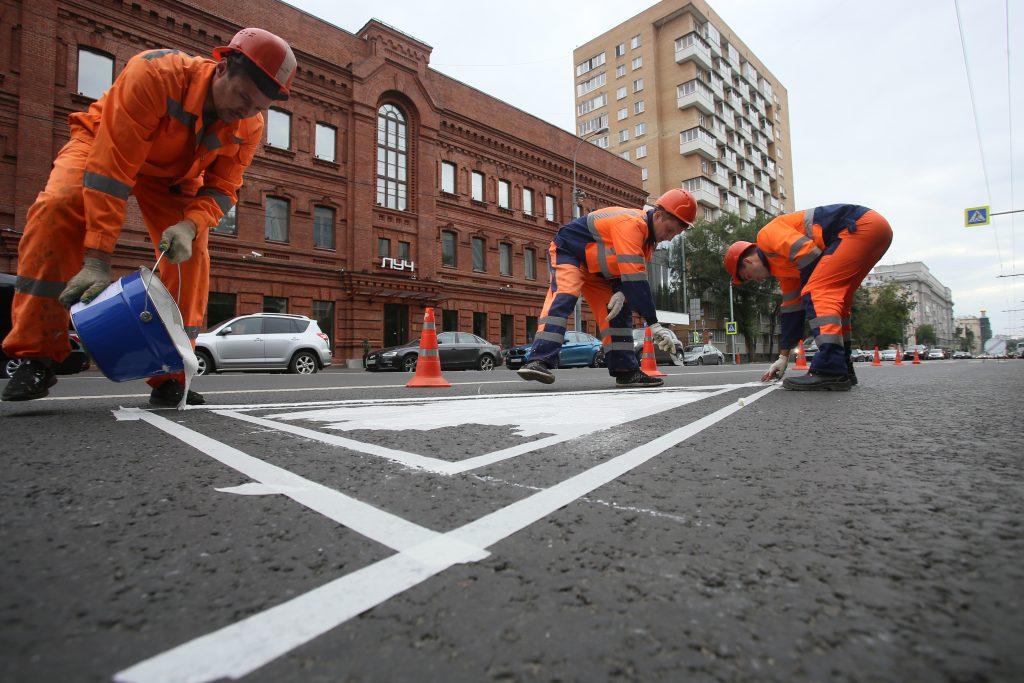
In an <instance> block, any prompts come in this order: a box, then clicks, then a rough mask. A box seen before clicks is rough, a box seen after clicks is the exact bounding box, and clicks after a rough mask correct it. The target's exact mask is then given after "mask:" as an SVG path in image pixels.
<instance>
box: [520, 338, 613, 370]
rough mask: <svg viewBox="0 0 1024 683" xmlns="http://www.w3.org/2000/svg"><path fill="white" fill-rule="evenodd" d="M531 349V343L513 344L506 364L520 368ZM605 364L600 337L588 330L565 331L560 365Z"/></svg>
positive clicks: (559, 354)
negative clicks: (587, 331)
mask: <svg viewBox="0 0 1024 683" xmlns="http://www.w3.org/2000/svg"><path fill="white" fill-rule="evenodd" d="M529 350H530V345H529V344H520V345H519V346H513V347H512V348H511V349H509V350H508V353H506V354H505V365H507V366H508V367H509V369H510V370H516V369H518V368H520V367H521V366H522V365H523V363H525V362H526V354H527V352H528V351H529ZM603 366H604V351H602V349H601V340H600V339H598V338H597V337H595V336H593V335H590V334H587V333H586V332H576V331H574V330H570V331H568V332H566V333H565V342H563V343H562V350H561V351H559V352H558V367H560V368H574V367H575V368H582V367H590V368H598V367H603Z"/></svg>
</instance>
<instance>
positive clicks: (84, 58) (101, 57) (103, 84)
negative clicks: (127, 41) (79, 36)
mask: <svg viewBox="0 0 1024 683" xmlns="http://www.w3.org/2000/svg"><path fill="white" fill-rule="evenodd" d="M113 82H114V58H113V57H111V56H110V55H107V54H104V53H102V52H97V51H95V50H91V49H89V48H84V47H80V48H78V94H79V95H84V96H86V97H91V98H92V99H94V100H98V99H99V98H100V97H101V96H102V95H103V93H104V92H106V91H107V89H108V88H109V87H110V84H111V83H113Z"/></svg>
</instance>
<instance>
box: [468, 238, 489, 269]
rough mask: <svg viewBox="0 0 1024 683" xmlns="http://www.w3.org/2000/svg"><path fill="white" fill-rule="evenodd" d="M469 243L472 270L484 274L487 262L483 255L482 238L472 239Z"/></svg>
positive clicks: (483, 245)
mask: <svg viewBox="0 0 1024 683" xmlns="http://www.w3.org/2000/svg"><path fill="white" fill-rule="evenodd" d="M470 242H471V244H472V245H473V270H476V271H479V272H481V273H483V272H486V271H487V261H486V259H485V254H484V247H485V244H484V238H483V237H474V238H473V239H472V240H470Z"/></svg>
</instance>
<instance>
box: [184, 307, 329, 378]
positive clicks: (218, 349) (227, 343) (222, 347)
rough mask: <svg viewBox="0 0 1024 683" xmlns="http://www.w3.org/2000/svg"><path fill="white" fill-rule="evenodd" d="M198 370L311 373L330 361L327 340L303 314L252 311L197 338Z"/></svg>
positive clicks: (203, 373)
mask: <svg viewBox="0 0 1024 683" xmlns="http://www.w3.org/2000/svg"><path fill="white" fill-rule="evenodd" d="M196 358H198V359H199V374H200V375H206V374H209V373H211V372H223V371H226V370H287V371H288V372H294V373H298V374H300V375H311V374H313V373H314V372H317V371H318V370H320V368H325V367H327V366H329V365H330V364H331V347H330V341H329V339H328V337H327V335H326V334H324V333H323V332H321V331H320V326H319V325H317V323H316V321H315V320H311V319H310V318H307V317H306V316H304V315H286V314H284V313H253V314H250V315H243V316H239V317H237V318H232V319H231V320H228V321H227V322H224V323H220V324H219V325H217V326H216V327H214V328H212V329H211V330H210V331H209V332H204V333H202V334H200V335H199V336H198V337H197V338H196Z"/></svg>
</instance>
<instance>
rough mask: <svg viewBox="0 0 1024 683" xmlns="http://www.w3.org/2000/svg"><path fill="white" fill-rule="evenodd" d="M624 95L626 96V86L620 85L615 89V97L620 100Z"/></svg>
mask: <svg viewBox="0 0 1024 683" xmlns="http://www.w3.org/2000/svg"><path fill="white" fill-rule="evenodd" d="M625 96H626V86H622V87H621V88H619V89H618V90H616V91H615V99H617V100H621V99H622V98H623V97H625Z"/></svg>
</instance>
